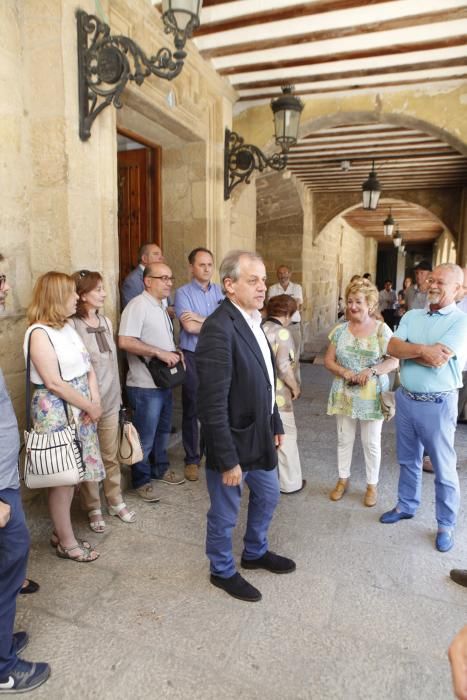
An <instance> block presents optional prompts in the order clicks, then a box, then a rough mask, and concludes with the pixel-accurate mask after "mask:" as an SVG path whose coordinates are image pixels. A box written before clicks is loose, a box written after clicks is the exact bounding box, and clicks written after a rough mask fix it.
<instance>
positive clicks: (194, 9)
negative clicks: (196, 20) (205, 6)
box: [162, 0, 201, 31]
mask: <svg viewBox="0 0 467 700" xmlns="http://www.w3.org/2000/svg"><path fill="white" fill-rule="evenodd" d="M200 5H201V3H200V2H199V0H162V12H163V13H164V12H167V11H169V10H171V11H172V12H173V13H174V15H175V20H176V22H177V27H178V28H179V29H180V30H182V31H183V30H184V29H185V27H186V25H187V24H188V22H189V21H190V20H191V19H192V15H197V14H198V12H199V11H200V9H201V8H200Z"/></svg>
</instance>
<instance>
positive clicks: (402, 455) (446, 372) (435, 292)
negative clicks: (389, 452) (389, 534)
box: [380, 263, 467, 552]
mask: <svg viewBox="0 0 467 700" xmlns="http://www.w3.org/2000/svg"><path fill="white" fill-rule="evenodd" d="M463 279H464V275H463V272H462V269H461V268H460V267H459V266H458V265H453V264H451V263H445V264H443V265H438V267H436V268H435V269H434V270H433V272H432V274H431V276H430V278H429V281H428V304H429V308H428V310H425V309H414V310H412V311H408V312H407V313H406V314H405V315H404V316H403V317H402V319H401V322H400V325H399V327H398V329H397V331H396V332H395V334H394V335H393V337H392V338H391V340H390V341H389V344H388V354H389V355H392V356H393V357H397V358H399V359H400V360H402V363H401V387H400V388H399V389H398V391H397V393H396V430H397V432H396V439H397V457H398V460H399V464H400V476H399V488H398V501H397V505H396V507H395V508H394V509H393V510H391V511H389V512H387V513H384V514H383V515H382V516H381V518H380V521H381V522H382V523H385V524H392V523H396V522H398V521H399V520H405V519H409V518H413V516H414V515H415V512H416V510H417V508H418V506H419V505H420V496H421V482H422V457H423V449H424V448H425V449H426V451H427V452H428V454H429V455H430V457H431V461H432V463H433V468H434V472H435V496H436V520H437V522H438V532H437V535H436V549H437V550H438V551H440V552H447V551H448V550H450V549H451V547H452V546H453V544H454V528H455V526H456V520H457V513H458V510H459V479H458V477H457V471H456V461H457V456H456V452H455V449H454V434H455V430H456V421H457V390H458V389H459V387H461V386H462V369H463V367H464V365H465V361H466V359H467V315H466V314H464V313H462V311H460V310H459V309H458V308H457V306H456V303H455V300H456V296H457V295H458V294H459V290H460V287H461V286H462V285H463ZM427 341H428V343H429V344H427Z"/></svg>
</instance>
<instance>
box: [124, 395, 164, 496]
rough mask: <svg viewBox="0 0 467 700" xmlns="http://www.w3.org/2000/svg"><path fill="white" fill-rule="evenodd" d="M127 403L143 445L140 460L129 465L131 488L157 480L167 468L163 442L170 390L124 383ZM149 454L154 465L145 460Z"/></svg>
mask: <svg viewBox="0 0 467 700" xmlns="http://www.w3.org/2000/svg"><path fill="white" fill-rule="evenodd" d="M126 391H127V397H128V402H129V404H130V406H131V408H132V409H133V423H134V426H135V428H136V430H137V431H138V433H139V437H140V440H141V445H142V447H143V460H142V462H137V463H136V464H134V465H133V466H132V468H131V474H132V479H133V488H135V489H137V488H139V487H140V486H144V485H145V484H149V483H150V481H151V479H160V478H161V476H163V475H164V474H165V472H166V471H167V469H168V468H169V457H168V454H167V445H168V444H169V437H170V428H171V424H172V390H171V389H141V388H139V387H134V386H127V388H126ZM150 455H152V456H153V458H154V459H155V464H153V465H151V464H150V462H149V457H150Z"/></svg>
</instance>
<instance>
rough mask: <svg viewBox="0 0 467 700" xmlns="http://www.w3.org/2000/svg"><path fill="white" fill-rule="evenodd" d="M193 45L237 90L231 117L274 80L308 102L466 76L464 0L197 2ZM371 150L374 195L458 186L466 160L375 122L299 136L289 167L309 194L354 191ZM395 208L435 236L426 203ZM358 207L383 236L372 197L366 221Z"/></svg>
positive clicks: (273, 87) (427, 138) (269, 89)
mask: <svg viewBox="0 0 467 700" xmlns="http://www.w3.org/2000/svg"><path fill="white" fill-rule="evenodd" d="M152 2H153V3H154V4H157V2H156V0H152ZM194 42H195V44H196V46H197V48H198V49H199V51H200V53H201V55H202V56H203V57H204V58H205V59H206V60H207V61H210V62H211V64H212V66H213V67H214V68H215V70H216V71H217V72H218V73H219V74H221V75H222V76H224V77H225V78H226V79H227V80H229V81H230V83H231V84H232V86H233V87H234V88H235V89H236V90H237V92H238V95H239V99H238V102H237V104H236V105H235V113H237V114H238V113H239V112H241V111H244V110H246V109H248V108H250V107H252V106H254V105H259V104H264V103H268V102H269V101H270V100H271V99H272V98H274V97H277V96H278V95H279V94H280V92H281V90H280V88H281V86H283V85H295V92H296V94H297V95H299V96H301V97H302V99H303V100H305V101H306V100H307V99H308V98H310V99H316V98H319V97H320V96H325V97H335V98H336V99H339V97H340V96H344V95H347V96H348V95H352V94H358V93H362V92H367V93H371V94H377V93H384V91H385V90H388V89H390V90H397V89H403V88H404V87H405V86H407V87H408V88H410V89H413V90H415V89H416V87H417V86H418V85H424V84H427V83H430V84H433V86H434V89H438V90H439V89H443V87H444V86H446V85H447V84H449V83H450V84H451V85H452V84H460V83H462V82H464V83H465V81H466V80H467V0H423V1H422V0H311V1H309V2H303V1H300V0H267V1H266V0H235V1H234V2H232V1H229V0H204V2H203V9H202V13H201V26H200V28H199V29H198V30H197V31H196V32H195V36H194ZM271 125H272V120H271ZM271 128H272V127H271ZM272 136H273V134H272V133H271V137H272ZM372 159H374V160H375V167H376V171H377V175H378V179H379V180H380V183H381V186H382V190H383V197H384V191H385V190H386V191H389V190H390V191H392V192H394V191H400V190H402V191H403V190H404V189H408V188H410V189H414V188H433V187H459V186H461V185H465V184H466V183H467V158H466V157H465V156H463V155H461V154H460V153H459V152H457V151H456V150H455V149H454V148H452V147H451V146H450V145H448V144H447V143H444V142H443V141H441V140H439V139H438V138H437V137H436V136H433V135H429V134H426V133H423V132H422V131H418V130H416V129H408V128H403V127H401V126H394V125H391V124H384V123H372V124H363V123H353V124H350V123H349V124H343V125H340V126H338V127H335V128H328V129H325V130H321V131H319V132H313V133H309V134H306V135H303V136H302V138H301V139H300V140H299V142H298V143H297V144H296V146H295V147H294V148H292V149H291V151H290V157H289V165H288V168H289V169H290V170H291V171H292V172H293V173H294V175H295V176H296V177H298V178H299V179H300V180H302V181H303V183H304V184H305V185H306V186H307V187H309V188H310V189H311V190H312V191H314V192H324V191H335V192H339V191H349V192H352V191H360V190H361V186H362V183H363V182H364V180H366V179H367V177H368V173H369V171H370V169H371V161H372ZM342 161H349V164H350V167H349V169H343V166H342ZM382 201H384V200H382ZM397 206H398V207H399V205H397ZM400 206H401V207H402V208H398V209H397V216H396V211H394V212H393V213H394V218H396V220H398V221H399V220H400V222H401V230H402V229H403V227H404V226H405V225H406V224H407V227H410V230H411V231H412V233H413V236H414V240H415V239H417V240H420V241H422V240H425V239H426V240H432V239H433V238H434V237H436V236H437V235H439V233H440V230H438V229H439V222H435V221H433V220H429V215H427V214H426V212H424V210H421V209H420V210H419V211H416V209H418V208H417V207H415V208H414V205H409V204H407V206H405V205H400ZM423 212H424V213H423ZM361 213H362V212H359V210H355V211H353V212H352V213H350V214H348V215H347V217H346V218H347V220H348V221H349V223H351V222H353V223H352V224H351V225H354V224H355V226H356V227H357V230H359V231H360V232H362V233H364V234H365V235H374V236H375V237H381V230H382V223H381V220H382V219H384V218H385V216H386V214H387V210H386V211H385V212H383V211H382V208H381V205H380V206H379V208H378V210H377V212H374V213H373V212H365V213H364V219H363V218H362V217H361ZM404 217H406V218H404ZM427 217H428V218H427ZM357 224H358V225H357ZM436 227H438V228H436ZM424 237H425V238H424ZM382 242H383V241H382Z"/></svg>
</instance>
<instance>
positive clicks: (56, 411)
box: [25, 325, 105, 481]
mask: <svg viewBox="0 0 467 700" xmlns="http://www.w3.org/2000/svg"><path fill="white" fill-rule="evenodd" d="M36 327H37V326H36ZM39 327H41V328H43V329H44V330H45V331H46V332H47V334H48V335H49V339H50V340H51V343H52V345H53V346H54V349H55V350H56V354H57V359H58V361H59V364H60V368H61V371H62V374H63V371H64V365H65V362H63V364H62V362H61V360H62V352H63V351H64V350H65V351H66V349H68V353H69V356H72V355H73V354H76V356H77V358H78V359H77V366H78V367H81V368H82V369H85V370H86V371H87V370H89V369H90V367H91V363H90V358H89V353H88V352H87V350H86V348H85V347H84V345H83V343H82V341H81V339H80V337H79V335H78V334H77V333H76V331H75V330H74V329H72V328H70V327H69V326H68V325H67V326H66V329H67V330H65V329H62V330H61V331H57V330H55V329H53V328H49V327H44V326H43V325H41V326H39ZM29 332H30V330H29ZM57 333H62V337H60V336H57V335H56V334H57ZM71 334H73V335H71ZM28 335H29V333H26V338H25V346H26V343H27V340H28ZM63 335H64V336H65V338H63ZM67 360H69V357H68V358H67ZM31 378H32V381H33V382H34V384H35V385H36V386H35V389H34V392H33V395H32V399H31V419H32V423H33V427H34V430H36V431H37V432H38V433H48V432H55V431H57V430H61V429H62V428H64V427H65V426H66V425H67V423H68V421H67V419H66V416H65V407H64V403H63V401H62V399H60V398H59V397H58V396H56V395H55V394H53V393H52V392H51V391H49V390H48V389H47V388H46V387H45V386H44V385H43V384H38V383H37V382H38V379H39V378H40V377H39V375H38V374H37V371H36V370H35V369H33V368H31ZM64 381H66V382H67V384H69V385H70V386H72V387H73V389H75V390H76V391H77V392H79V393H80V394H81V395H82V396H85V397H86V398H87V399H89V398H90V391H89V383H88V377H87V374H86V373H84V374H80V375H79V376H77V377H74V378H72V379H64ZM84 416H85V413H84V412H83V411H81V410H80V409H79V408H77V407H76V406H72V405H71V404H68V418H69V420H70V421H72V420H74V422H75V425H76V429H77V435H78V437H79V439H80V440H81V444H82V448H83V464H84V467H85V469H86V472H85V476H84V479H85V480H89V481H101V480H102V479H103V478H104V476H105V471H104V465H103V463H102V458H101V453H100V449H99V440H98V437H97V424H96V423H84V422H83V418H84Z"/></svg>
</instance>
